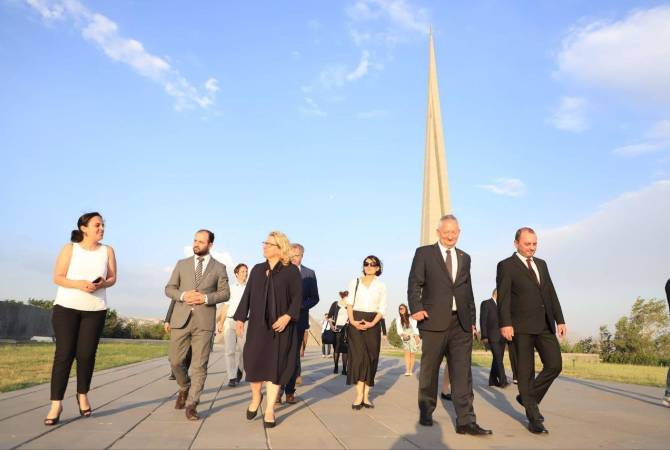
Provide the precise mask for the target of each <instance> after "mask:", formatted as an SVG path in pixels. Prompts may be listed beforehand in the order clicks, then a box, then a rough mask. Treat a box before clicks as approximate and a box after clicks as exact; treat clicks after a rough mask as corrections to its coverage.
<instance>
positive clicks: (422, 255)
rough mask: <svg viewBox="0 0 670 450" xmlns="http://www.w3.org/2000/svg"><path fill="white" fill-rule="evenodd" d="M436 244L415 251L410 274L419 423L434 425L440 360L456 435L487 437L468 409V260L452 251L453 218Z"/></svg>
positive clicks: (471, 320)
mask: <svg viewBox="0 0 670 450" xmlns="http://www.w3.org/2000/svg"><path fill="white" fill-rule="evenodd" d="M437 234H438V238H439V240H438V241H437V242H436V243H435V244H433V245H426V246H423V247H419V248H417V249H416V253H415V254H414V259H413V260H412V268H411V269H410V273H409V281H408V287H407V297H408V303H409V307H410V311H411V312H412V318H414V320H416V321H417V322H418V323H419V324H418V327H419V333H420V334H421V339H422V354H421V369H420V372H419V412H420V416H419V423H420V424H421V425H424V426H432V425H433V411H435V406H436V404H437V381H438V375H439V370H440V363H441V362H442V359H443V358H444V357H445V355H446V356H447V360H448V361H449V378H450V379H451V395H452V401H453V403H454V409H455V410H456V415H457V419H456V432H457V433H459V434H471V435H484V434H491V430H485V429H483V428H482V427H480V426H479V425H477V422H476V417H475V412H474V409H473V407H472V400H473V399H474V394H473V392H472V369H471V362H472V337H473V335H474V334H475V333H476V332H477V328H476V326H475V323H476V314H477V313H476V311H475V299H474V295H473V294H472V281H471V279H470V256H469V255H468V254H467V253H465V252H463V251H462V250H460V249H457V248H456V242H457V241H458V236H459V235H460V228H459V226H458V220H457V219H456V217H454V216H453V215H446V216H444V217H442V219H440V224H439V227H438V229H437Z"/></svg>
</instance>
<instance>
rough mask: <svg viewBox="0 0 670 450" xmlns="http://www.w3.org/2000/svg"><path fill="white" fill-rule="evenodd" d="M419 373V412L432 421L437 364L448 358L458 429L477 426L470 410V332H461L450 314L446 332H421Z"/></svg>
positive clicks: (437, 374) (471, 409)
mask: <svg viewBox="0 0 670 450" xmlns="http://www.w3.org/2000/svg"><path fill="white" fill-rule="evenodd" d="M420 334H421V339H422V345H421V351H422V354H421V369H420V371H419V412H420V414H421V417H426V418H428V417H432V415H433V411H435V406H436V404H437V382H438V377H439V371H440V364H441V363H442V360H443V359H444V357H445V356H446V357H447V361H448V367H449V380H450V381H451V398H452V401H453V403H454V409H455V410H456V416H457V419H456V421H457V423H458V425H467V424H469V423H474V422H476V417H475V411H474V408H473V407H472V401H473V399H474V394H473V393H472V369H471V364H472V332H471V331H464V330H463V328H461V325H460V323H459V321H458V317H457V316H456V314H453V315H452V317H451V321H450V323H449V327H448V328H447V329H446V330H445V331H425V330H421V331H420Z"/></svg>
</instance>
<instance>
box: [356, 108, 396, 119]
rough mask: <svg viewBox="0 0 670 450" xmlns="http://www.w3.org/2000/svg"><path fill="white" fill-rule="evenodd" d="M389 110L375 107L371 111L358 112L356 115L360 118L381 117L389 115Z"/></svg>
mask: <svg viewBox="0 0 670 450" xmlns="http://www.w3.org/2000/svg"><path fill="white" fill-rule="evenodd" d="M388 115H389V112H388V110H386V109H373V110H371V111H361V112H359V113H358V114H356V117H358V118H359V119H379V118H382V117H388Z"/></svg>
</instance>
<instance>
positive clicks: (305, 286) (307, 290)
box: [298, 266, 319, 331]
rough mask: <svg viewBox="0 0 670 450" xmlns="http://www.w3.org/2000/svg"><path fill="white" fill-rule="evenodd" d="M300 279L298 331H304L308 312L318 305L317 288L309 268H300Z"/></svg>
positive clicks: (307, 321) (312, 272)
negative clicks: (300, 301)
mask: <svg viewBox="0 0 670 450" xmlns="http://www.w3.org/2000/svg"><path fill="white" fill-rule="evenodd" d="M300 277H301V278H302V304H301V305H300V319H299V321H298V329H299V330H300V331H305V330H307V329H308V328H309V310H310V309H311V308H312V307H314V305H316V304H317V303H319V288H318V287H317V285H316V274H315V273H314V271H313V270H312V269H310V268H309V267H306V266H301V267H300Z"/></svg>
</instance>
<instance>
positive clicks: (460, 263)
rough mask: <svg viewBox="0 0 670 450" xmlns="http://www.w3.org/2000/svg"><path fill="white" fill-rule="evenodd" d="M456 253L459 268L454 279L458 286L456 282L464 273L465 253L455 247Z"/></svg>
mask: <svg viewBox="0 0 670 450" xmlns="http://www.w3.org/2000/svg"><path fill="white" fill-rule="evenodd" d="M454 251H455V252H456V261H458V268H457V269H456V276H455V277H454V284H456V281H457V280H458V277H459V275H460V274H461V273H462V272H463V259H465V258H464V257H463V252H462V251H460V250H459V249H457V248H456V247H454Z"/></svg>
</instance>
